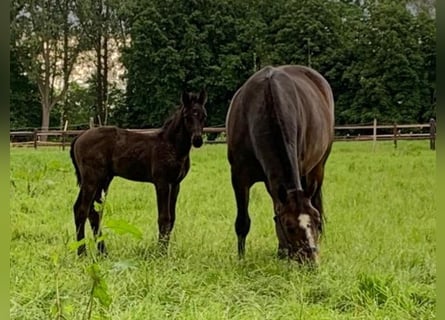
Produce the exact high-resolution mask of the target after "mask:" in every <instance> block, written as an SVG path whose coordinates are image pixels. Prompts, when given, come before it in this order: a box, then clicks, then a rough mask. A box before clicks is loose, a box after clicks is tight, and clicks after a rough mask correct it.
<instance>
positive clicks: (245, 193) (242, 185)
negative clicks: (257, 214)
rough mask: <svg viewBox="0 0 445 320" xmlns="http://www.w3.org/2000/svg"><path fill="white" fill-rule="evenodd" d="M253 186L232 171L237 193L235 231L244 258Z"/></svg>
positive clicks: (239, 254) (233, 184) (234, 188)
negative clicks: (251, 187) (251, 188)
mask: <svg viewBox="0 0 445 320" xmlns="http://www.w3.org/2000/svg"><path fill="white" fill-rule="evenodd" d="M250 186H251V184H249V183H246V181H245V179H243V178H242V175H239V174H238V173H236V172H234V171H233V170H232V187H233V191H234V193H235V200H236V206H237V215H236V220H235V231H236V235H237V237H238V257H239V258H240V259H242V258H244V255H245V252H246V237H247V234H248V233H249V230H250V217H249V212H248V207H249V191H250Z"/></svg>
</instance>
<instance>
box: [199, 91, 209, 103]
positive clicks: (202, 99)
mask: <svg viewBox="0 0 445 320" xmlns="http://www.w3.org/2000/svg"><path fill="white" fill-rule="evenodd" d="M198 101H199V104H200V105H204V104H205V103H206V102H207V92H206V90H205V89H204V88H202V89H201V91H200V92H199V98H198Z"/></svg>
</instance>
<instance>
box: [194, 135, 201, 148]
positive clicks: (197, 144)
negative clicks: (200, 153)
mask: <svg viewBox="0 0 445 320" xmlns="http://www.w3.org/2000/svg"><path fill="white" fill-rule="evenodd" d="M192 144H193V146H194V147H195V148H199V147H201V146H202V144H203V141H202V136H201V135H199V136H193V137H192Z"/></svg>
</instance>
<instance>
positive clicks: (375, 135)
mask: <svg viewBox="0 0 445 320" xmlns="http://www.w3.org/2000/svg"><path fill="white" fill-rule="evenodd" d="M372 140H373V141H374V142H373V145H372V150H373V151H374V150H375V144H376V142H377V119H376V118H374V124H373V129H372Z"/></svg>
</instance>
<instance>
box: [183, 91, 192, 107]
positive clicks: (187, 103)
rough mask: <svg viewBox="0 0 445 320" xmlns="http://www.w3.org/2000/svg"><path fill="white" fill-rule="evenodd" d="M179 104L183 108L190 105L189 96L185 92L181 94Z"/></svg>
mask: <svg viewBox="0 0 445 320" xmlns="http://www.w3.org/2000/svg"><path fill="white" fill-rule="evenodd" d="M181 102H182V105H183V106H184V107H188V106H189V105H190V94H189V93H188V92H187V91H183V92H182V94H181Z"/></svg>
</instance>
